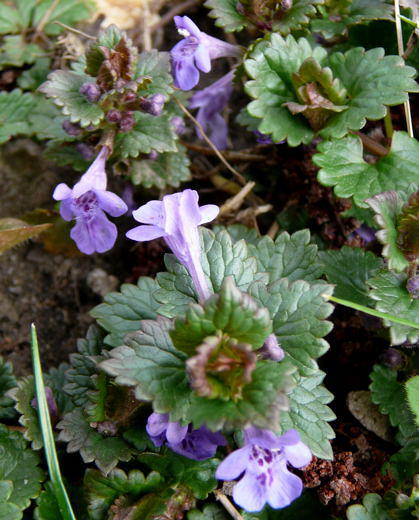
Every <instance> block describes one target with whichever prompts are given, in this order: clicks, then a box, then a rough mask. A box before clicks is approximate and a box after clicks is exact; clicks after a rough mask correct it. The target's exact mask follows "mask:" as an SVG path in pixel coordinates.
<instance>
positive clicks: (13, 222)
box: [0, 218, 51, 254]
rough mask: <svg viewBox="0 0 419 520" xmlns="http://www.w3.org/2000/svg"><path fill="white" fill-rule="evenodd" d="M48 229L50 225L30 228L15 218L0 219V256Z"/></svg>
mask: <svg viewBox="0 0 419 520" xmlns="http://www.w3.org/2000/svg"><path fill="white" fill-rule="evenodd" d="M50 227H51V224H38V225H35V226H30V225H28V224H27V223H26V222H24V221H23V220H20V219H17V218H2V219H0V254H1V253H4V252H5V251H7V250H9V249H11V248H12V247H15V246H17V245H19V244H22V243H23V242H25V241H26V240H29V239H30V238H35V237H37V236H38V235H40V234H41V233H43V232H44V231H46V230H47V229H49V228H50Z"/></svg>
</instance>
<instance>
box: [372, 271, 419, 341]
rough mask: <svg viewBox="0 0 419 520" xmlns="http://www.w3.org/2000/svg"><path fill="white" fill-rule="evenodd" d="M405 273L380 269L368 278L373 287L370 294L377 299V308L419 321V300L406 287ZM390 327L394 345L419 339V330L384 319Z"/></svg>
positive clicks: (415, 321) (385, 323)
mask: <svg viewBox="0 0 419 520" xmlns="http://www.w3.org/2000/svg"><path fill="white" fill-rule="evenodd" d="M406 282H407V276H406V274H405V273H394V272H391V271H385V270H383V271H380V272H379V273H378V274H377V276H375V277H374V278H371V279H370V280H368V285H369V286H370V287H371V291H370V296H371V298H372V299H373V300H375V302H376V303H375V308H376V309H377V310H378V311H380V312H386V313H387V314H391V315H393V316H397V317H399V318H404V319H406V320H410V321H413V322H414V323H419V300H414V299H413V298H412V296H411V295H410V294H409V292H408V291H407V289H406ZM383 323H384V325H385V326H386V327H390V338H391V344H392V345H400V344H401V343H403V342H404V341H406V340H407V341H409V342H411V343H413V344H414V343H416V342H417V341H418V340H419V330H418V329H414V328H413V327H408V326H407V325H400V324H399V323H394V322H392V321H388V320H383Z"/></svg>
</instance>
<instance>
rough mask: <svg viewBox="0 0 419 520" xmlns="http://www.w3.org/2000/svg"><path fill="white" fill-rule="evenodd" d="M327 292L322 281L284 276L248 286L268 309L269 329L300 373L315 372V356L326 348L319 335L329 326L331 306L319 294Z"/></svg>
mask: <svg viewBox="0 0 419 520" xmlns="http://www.w3.org/2000/svg"><path fill="white" fill-rule="evenodd" d="M331 292H332V287H331V286H330V285H327V284H326V283H308V282H305V281H303V280H296V281H295V282H289V281H288V280H287V279H286V278H283V279H281V280H278V281H276V282H274V283H272V284H269V285H267V286H265V285H263V284H261V283H254V284H253V285H252V286H251V287H250V288H249V294H250V295H251V296H253V297H254V298H255V299H256V300H257V301H259V302H260V303H261V305H263V306H265V307H267V308H268V309H269V311H270V313H271V317H272V320H273V331H274V333H275V334H276V337H277V339H278V341H279V343H280V345H281V347H282V348H283V349H284V351H285V353H286V354H287V357H289V358H290V359H291V360H292V362H293V364H294V365H295V366H296V367H297V368H298V372H299V373H300V375H302V376H311V375H315V374H317V373H318V366H317V363H316V361H315V359H316V358H318V357H320V356H322V355H323V354H324V353H325V352H326V351H327V350H328V348H329V344H328V343H327V342H326V341H325V340H324V339H323V336H325V335H326V334H328V333H329V332H330V330H331V329H332V324H331V323H330V322H329V321H326V318H327V317H328V316H329V315H330V314H331V312H332V310H333V306H332V305H331V304H330V303H327V302H326V301H325V298H324V296H323V295H325V294H326V295H328V294H331Z"/></svg>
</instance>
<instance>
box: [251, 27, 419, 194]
mask: <svg viewBox="0 0 419 520" xmlns="http://www.w3.org/2000/svg"><path fill="white" fill-rule="evenodd" d="M309 58H310V60H308V59H309ZM307 60H308V61H307ZM309 63H311V64H312V65H313V66H314V63H316V67H314V68H313V67H310V69H313V70H312V72H310V77H308V76H307V77H305V75H306V74H301V73H302V70H303V69H304V68H305V69H307V66H308V64H309ZM244 65H245V68H246V71H247V73H248V74H249V76H250V77H251V78H253V79H252V80H251V81H249V82H247V83H246V86H245V90H246V92H247V93H248V94H249V95H250V96H251V97H252V98H254V99H255V100H254V101H252V102H251V103H250V104H249V105H248V106H247V110H248V112H249V113H250V115H252V116H254V117H257V118H259V119H261V120H262V121H261V123H260V124H259V127H258V130H259V131H260V132H262V133H264V134H268V135H272V140H273V141H282V140H284V139H287V140H288V144H289V145H290V146H297V145H299V144H300V143H308V142H310V141H311V139H312V138H313V135H314V132H313V130H312V128H311V127H310V125H309V122H308V120H306V119H305V118H304V116H303V115H301V114H298V113H297V114H296V115H292V114H291V112H290V110H289V109H288V108H287V106H289V107H290V109H292V110H293V107H295V106H296V105H298V104H300V103H301V102H302V101H306V102H309V104H308V105H307V108H308V109H310V110H314V109H316V110H318V112H316V113H317V114H318V116H316V117H320V116H321V118H320V120H318V121H317V124H316V125H313V128H315V129H316V130H317V129H319V134H320V135H321V136H322V137H328V138H330V137H334V138H339V137H343V136H344V135H345V134H346V133H348V131H349V130H359V129H360V128H362V127H363V126H365V124H366V119H372V120H376V119H381V118H383V117H384V116H385V114H386V105H397V104H400V103H403V102H404V101H405V100H406V99H407V92H409V91H412V92H417V91H418V90H419V87H418V86H417V85H416V82H415V81H414V79H413V75H414V69H413V68H412V67H406V66H405V65H404V61H403V60H402V58H400V57H398V56H384V51H383V49H380V48H378V49H371V50H369V51H365V50H364V49H362V48H354V49H351V50H349V51H348V52H346V53H345V54H342V53H338V52H335V53H332V54H331V55H330V56H327V53H326V51H325V49H323V48H322V47H315V48H312V47H311V45H310V43H309V42H308V40H306V39H304V38H300V39H299V40H298V41H296V40H295V39H294V38H293V37H292V36H288V37H287V38H286V39H284V38H282V37H281V36H280V35H279V34H277V33H273V34H271V36H270V38H269V39H264V40H262V41H260V42H259V43H257V44H256V46H255V47H254V49H253V50H252V51H251V53H250V55H249V58H248V59H247V60H246V61H245V63H244ZM316 68H317V69H316ZM315 69H316V70H318V72H317V73H316V74H314V75H312V74H313V71H314V70H315ZM307 70H308V69H307ZM307 70H306V72H307ZM337 82H338V83H337ZM335 84H336V85H337V84H339V85H340V86H341V89H340V90H341V92H342V93H343V92H344V90H343V89H345V90H346V98H345V97H342V98H340V99H339V98H336V99H334V98H333V97H332V91H333V89H332V88H331V87H332V85H335ZM308 87H310V89H311V90H312V91H313V92H312V93H311V95H310V96H311V97H310V96H309V99H308V100H307V99H306V98H304V96H303V94H304V91H303V90H301V89H305V88H308ZM313 89H314V90H313ZM314 94H315V95H314ZM301 96H303V98H304V99H303V98H302V97H301ZM306 96H307V93H306ZM324 96H326V97H324ZM330 103H333V106H331V105H330ZM310 107H311V108H310ZM316 107H317V108H316ZM320 108H321V109H322V110H320ZM293 111H294V110H293ZM298 111H299V112H301V111H302V109H301V110H298ZM303 113H305V114H307V117H309V116H310V111H309V110H306V109H305V110H304V111H303ZM310 121H311V119H310ZM381 191H382V190H381Z"/></svg>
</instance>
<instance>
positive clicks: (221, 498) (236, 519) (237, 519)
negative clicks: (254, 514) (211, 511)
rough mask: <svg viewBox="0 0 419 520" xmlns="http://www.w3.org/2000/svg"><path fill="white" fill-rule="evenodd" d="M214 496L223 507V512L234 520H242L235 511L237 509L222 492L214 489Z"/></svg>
mask: <svg viewBox="0 0 419 520" xmlns="http://www.w3.org/2000/svg"><path fill="white" fill-rule="evenodd" d="M214 495H215V497H216V498H217V500H219V501H220V502H221V504H222V505H223V506H224V508H225V510H226V511H227V512H228V513H230V515H231V516H232V517H233V518H234V520H244V519H243V517H242V515H241V514H240V513H239V512H238V511H237V509H236V508H235V507H234V506H233V504H232V503H231V502H230V500H229V499H228V498H227V497H226V496H225V495H224V493H223V492H222V491H220V490H219V489H216V490H215V491H214Z"/></svg>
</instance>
